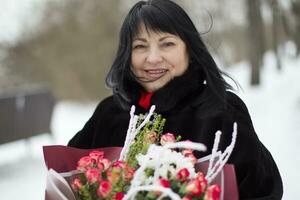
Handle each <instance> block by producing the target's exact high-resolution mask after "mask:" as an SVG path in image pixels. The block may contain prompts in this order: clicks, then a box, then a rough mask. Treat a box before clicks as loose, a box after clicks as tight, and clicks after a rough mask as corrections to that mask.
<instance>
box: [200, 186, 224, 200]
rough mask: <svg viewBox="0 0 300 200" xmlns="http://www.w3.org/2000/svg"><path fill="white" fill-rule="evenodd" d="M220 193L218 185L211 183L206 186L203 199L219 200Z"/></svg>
mask: <svg viewBox="0 0 300 200" xmlns="http://www.w3.org/2000/svg"><path fill="white" fill-rule="evenodd" d="M220 195H221V188H220V187H219V186H218V185H211V186H209V187H208V188H207V190H206V192H205V196H204V200H219V199H220Z"/></svg>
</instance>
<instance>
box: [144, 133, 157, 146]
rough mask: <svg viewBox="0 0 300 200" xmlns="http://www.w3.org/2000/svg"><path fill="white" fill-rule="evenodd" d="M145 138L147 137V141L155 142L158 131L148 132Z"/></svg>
mask: <svg viewBox="0 0 300 200" xmlns="http://www.w3.org/2000/svg"><path fill="white" fill-rule="evenodd" d="M145 139H146V142H147V143H151V144H153V143H155V142H156V140H157V139H158V137H157V133H156V132H155V131H151V132H150V133H148V134H147V136H146V138H145Z"/></svg>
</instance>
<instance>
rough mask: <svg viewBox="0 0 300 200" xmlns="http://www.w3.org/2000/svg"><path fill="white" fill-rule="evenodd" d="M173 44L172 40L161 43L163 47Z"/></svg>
mask: <svg viewBox="0 0 300 200" xmlns="http://www.w3.org/2000/svg"><path fill="white" fill-rule="evenodd" d="M174 45H175V43H174V42H164V43H163V44H162V46H164V47H171V46H174Z"/></svg>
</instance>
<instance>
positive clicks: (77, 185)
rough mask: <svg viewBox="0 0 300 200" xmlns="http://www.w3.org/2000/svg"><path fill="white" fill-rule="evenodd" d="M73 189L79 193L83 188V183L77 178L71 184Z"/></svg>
mask: <svg viewBox="0 0 300 200" xmlns="http://www.w3.org/2000/svg"><path fill="white" fill-rule="evenodd" d="M71 187H72V189H73V190H74V191H75V192H77V191H78V190H80V188H81V187H82V183H81V181H80V179H79V178H75V179H74V180H73V182H72V184H71Z"/></svg>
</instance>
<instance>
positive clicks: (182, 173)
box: [176, 168, 190, 181]
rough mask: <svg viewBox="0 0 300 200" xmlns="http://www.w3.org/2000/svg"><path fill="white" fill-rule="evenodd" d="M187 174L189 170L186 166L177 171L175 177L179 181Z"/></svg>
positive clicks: (186, 176)
mask: <svg viewBox="0 0 300 200" xmlns="http://www.w3.org/2000/svg"><path fill="white" fill-rule="evenodd" d="M189 176H190V172H189V170H188V169H187V168H182V169H181V170H179V171H178V172H177V174H176V179H178V180H180V181H186V180H187V179H188V177H189Z"/></svg>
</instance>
